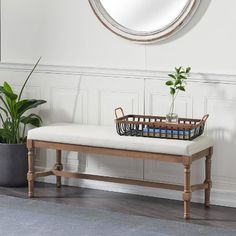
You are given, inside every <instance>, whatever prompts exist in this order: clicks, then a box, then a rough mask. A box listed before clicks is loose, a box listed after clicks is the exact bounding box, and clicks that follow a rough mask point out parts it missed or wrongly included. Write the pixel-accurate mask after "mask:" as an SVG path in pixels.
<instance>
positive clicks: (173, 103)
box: [169, 90, 179, 115]
mask: <svg viewBox="0 0 236 236" xmlns="http://www.w3.org/2000/svg"><path fill="white" fill-rule="evenodd" d="M178 93H179V90H178V91H177V92H176V94H175V95H174V94H173V95H172V98H171V105H170V111H169V114H171V115H172V114H173V113H174V108H175V99H176V97H177V95H178Z"/></svg>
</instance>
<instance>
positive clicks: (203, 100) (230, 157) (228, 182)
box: [0, 0, 236, 206]
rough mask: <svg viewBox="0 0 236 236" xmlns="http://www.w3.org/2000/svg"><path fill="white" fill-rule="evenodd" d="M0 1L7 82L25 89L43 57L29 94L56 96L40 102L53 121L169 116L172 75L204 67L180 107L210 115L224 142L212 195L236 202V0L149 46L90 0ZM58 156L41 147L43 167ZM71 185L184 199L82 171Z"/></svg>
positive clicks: (177, 176)
mask: <svg viewBox="0 0 236 236" xmlns="http://www.w3.org/2000/svg"><path fill="white" fill-rule="evenodd" d="M206 2H207V3H206ZM1 4H2V5H1V58H2V61H1V63H0V82H3V81H5V80H6V81H8V82H9V83H10V84H11V85H13V87H14V88H15V89H16V90H19V87H20V86H21V85H22V84H23V81H24V79H25V78H26V76H27V74H28V73H29V70H30V69H31V68H32V63H33V62H34V61H36V60H37V58H38V57H39V56H43V59H42V61H41V65H40V66H39V67H38V68H37V70H36V72H35V73H34V74H33V76H32V78H31V80H30V81H29V84H28V86H27V89H26V91H25V94H24V95H25V96H27V97H36V98H42V99H45V100H47V104H45V105H43V106H42V107H41V108H40V109H38V110H37V112H38V113H39V114H40V115H41V116H42V117H43V120H44V124H45V125H46V124H49V123H52V122H76V123H83V124H98V125H114V123H113V120H114V108H115V107H118V106H122V107H123V108H124V110H125V112H126V113H132V112H133V113H139V114H143V113H144V111H145V113H146V114H159V115H165V114H166V113H167V111H168V107H169V97H168V90H167V88H166V86H165V85H164V82H165V80H166V79H167V76H166V75H167V74H168V72H169V71H170V70H171V69H172V68H174V67H175V66H179V65H183V66H192V68H193V72H195V73H193V74H192V76H191V80H190V81H189V83H188V90H187V92H186V93H181V94H180V96H179V97H178V99H177V103H176V111H177V112H178V113H179V115H181V116H188V117H202V116H203V114H205V113H209V114H210V118H209V121H208V124H207V133H208V134H209V135H210V136H212V137H213V138H214V140H215V151H214V157H213V158H214V159H213V171H212V175H213V194H212V201H213V203H215V204H220V205H229V206H236V200H235V199H236V184H235V183H236V172H235V171H234V169H235V168H234V167H235V165H236V159H235V156H234V155H235V153H236V149H235V148H236V143H235V140H236V123H235V122H236V119H235V117H236V109H235V107H236V96H235V89H236V76H235V75H236V64H235V63H236V60H235V53H234V52H235V45H236V44H235V41H236V40H235V39H236V31H235V29H234V27H232V25H235V23H236V15H235V10H234V9H235V7H236V1H235V0H228V1H227V5H225V2H224V1H222V0H214V1H210V0H204V4H202V7H201V9H200V10H199V11H198V13H197V15H201V18H200V17H199V19H197V20H196V19H195V20H194V21H195V22H194V23H192V28H191V27H189V29H188V30H185V33H183V32H182V33H181V32H180V33H179V34H178V36H176V37H174V38H173V39H170V40H167V41H165V42H162V43H161V44H150V45H144V44H136V43H131V42H128V41H126V40H124V39H121V38H119V37H117V36H116V35H114V34H112V33H111V32H110V31H108V30H107V29H106V28H105V27H103V25H102V24H100V22H99V21H98V20H97V18H96V17H95V16H94V14H93V12H92V10H91V9H90V6H89V4H88V1H87V0H79V1H78V0H71V1H67V0H51V1H47V0H21V1H18V0H11V1H9V0H1ZM205 5H206V6H207V9H205V10H206V11H205V12H204V9H203V8H204V6H205ZM222 9H226V11H227V14H225V15H224V17H223V18H222V17H218V16H219V15H221V12H222ZM27 63H28V64H27ZM196 72H199V73H196ZM54 154H55V153H54V152H53V151H47V152H46V151H43V150H41V151H39V150H37V165H38V167H39V168H45V167H46V168H49V167H51V166H52V165H53V163H54ZM45 156H46V158H44V157H45ZM63 163H64V166H65V168H66V169H70V170H74V171H81V172H86V173H94V174H102V175H111V176H120V177H128V178H137V179H142V178H144V179H151V180H163V181H168V182H178V183H180V182H182V180H183V178H182V167H181V166H178V165H174V164H173V165H169V164H168V165H166V164H164V163H161V162H155V161H145V162H144V161H142V160H135V159H132V158H130V159H123V158H117V157H103V156H99V155H86V154H83V153H74V152H63ZM199 178H202V179H203V162H201V161H198V162H196V163H195V164H194V165H193V181H194V182H196V180H197V179H199ZM46 181H48V182H55V178H53V177H49V178H47V179H46ZM65 183H66V184H69V185H79V186H85V187H92V188H98V189H106V190H115V191H121V192H129V193H138V194H144V195H152V196H160V197H168V198H175V199H181V194H179V193H178V194H177V193H175V192H169V191H166V190H164V191H162V190H159V189H147V188H142V187H135V186H126V185H119V184H113V183H112V184H111V183H98V182H96V181H80V180H73V179H70V180H66V181H65ZM194 200H195V201H202V200H203V196H202V194H201V193H199V194H197V193H196V194H194Z"/></svg>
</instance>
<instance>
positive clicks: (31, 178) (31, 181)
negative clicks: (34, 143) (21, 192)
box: [27, 147, 34, 198]
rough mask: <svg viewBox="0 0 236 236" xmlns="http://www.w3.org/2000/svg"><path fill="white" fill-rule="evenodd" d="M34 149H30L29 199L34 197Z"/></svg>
mask: <svg viewBox="0 0 236 236" xmlns="http://www.w3.org/2000/svg"><path fill="white" fill-rule="evenodd" d="M33 151H34V149H33V148H32V147H28V173H27V180H28V197H30V198H32V197H33V196H34V156H33Z"/></svg>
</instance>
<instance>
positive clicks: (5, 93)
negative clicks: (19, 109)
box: [0, 86, 17, 100]
mask: <svg viewBox="0 0 236 236" xmlns="http://www.w3.org/2000/svg"><path fill="white" fill-rule="evenodd" d="M0 93H3V94H4V95H5V96H6V97H8V98H10V99H11V100H16V99H17V95H16V94H15V93H11V92H8V91H7V90H6V89H5V88H4V87H3V86H0Z"/></svg>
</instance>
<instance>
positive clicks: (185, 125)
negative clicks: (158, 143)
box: [115, 107, 209, 140]
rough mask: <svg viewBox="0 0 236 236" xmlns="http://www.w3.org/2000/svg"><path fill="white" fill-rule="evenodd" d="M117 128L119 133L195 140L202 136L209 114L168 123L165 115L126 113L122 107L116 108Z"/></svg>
mask: <svg viewBox="0 0 236 236" xmlns="http://www.w3.org/2000/svg"><path fill="white" fill-rule="evenodd" d="M115 115H116V119H115V123H116V130H117V133H118V134H119V135H125V136H137V137H151V138H166V139H180V140H193V139H195V138H196V137H198V136H200V135H201V134H202V133H203V131H204V127H205V123H206V120H207V118H208V117H209V115H208V114H207V115H204V116H203V118H202V119H188V118H179V119H178V123H176V124H175V123H167V122H166V117H163V116H144V115H133V114H131V115H124V112H123V109H122V108H121V107H119V108H117V109H115Z"/></svg>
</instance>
